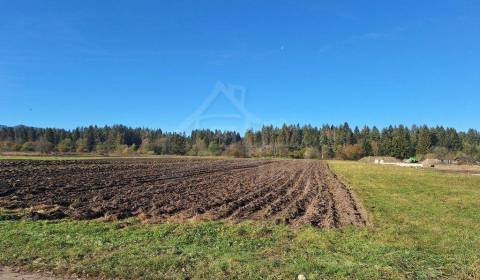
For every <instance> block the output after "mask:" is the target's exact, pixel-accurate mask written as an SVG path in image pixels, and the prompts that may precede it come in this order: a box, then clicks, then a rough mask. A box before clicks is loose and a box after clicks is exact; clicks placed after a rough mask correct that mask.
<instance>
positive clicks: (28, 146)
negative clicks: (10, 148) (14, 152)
mask: <svg viewBox="0 0 480 280" xmlns="http://www.w3.org/2000/svg"><path fill="white" fill-rule="evenodd" d="M20 151H22V152H33V151H35V143H33V142H25V143H23V145H22V147H21V148H20Z"/></svg>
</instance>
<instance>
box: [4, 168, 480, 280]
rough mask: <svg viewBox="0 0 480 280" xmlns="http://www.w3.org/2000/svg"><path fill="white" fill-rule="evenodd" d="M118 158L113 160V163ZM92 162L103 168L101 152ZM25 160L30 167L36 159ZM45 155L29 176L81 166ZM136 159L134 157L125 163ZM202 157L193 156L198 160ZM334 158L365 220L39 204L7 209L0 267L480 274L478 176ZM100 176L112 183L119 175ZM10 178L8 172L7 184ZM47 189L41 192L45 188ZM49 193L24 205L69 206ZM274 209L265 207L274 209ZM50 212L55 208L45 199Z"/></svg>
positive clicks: (158, 275) (172, 274) (195, 274)
mask: <svg viewBox="0 0 480 280" xmlns="http://www.w3.org/2000/svg"><path fill="white" fill-rule="evenodd" d="M172 160H173V159H172ZM109 161H111V160H108V161H106V163H105V164H107V165H108V164H111V163H108V162H109ZM89 162H91V165H93V166H97V167H96V168H99V167H98V165H99V164H98V163H97V162H96V161H89ZM213 162H215V161H213ZM213 162H212V163H211V164H214V163H213ZM227 162H228V163H225V161H222V168H223V167H225V168H227V167H228V168H230V165H231V164H234V165H235V166H237V167H238V165H241V166H244V167H245V168H244V169H241V168H240V169H238V170H236V171H235V172H233V173H237V171H238V172H240V171H242V170H243V171H245V172H247V170H250V171H249V172H251V170H252V169H254V170H259V171H258V175H257V177H258V178H259V179H260V178H261V174H264V173H263V172H266V173H268V172H274V171H268V170H269V169H270V168H272V169H274V170H279V168H281V167H282V166H283V164H288V165H290V166H292V165H293V166H294V165H296V164H299V165H301V166H303V167H297V168H299V169H304V168H305V166H306V167H308V165H309V164H315V165H316V164H318V168H316V169H318V170H320V171H319V172H321V173H324V174H328V170H327V169H326V167H325V166H324V164H323V163H312V162H308V161H307V162H303V161H299V163H296V162H289V161H286V162H285V163H282V162H283V161H271V160H262V161H258V162H256V161H251V162H250V161H248V160H240V161H238V162H235V163H230V161H227ZM28 163H29V164H31V166H32V168H34V166H36V165H35V163H32V162H28ZM2 164H4V165H2V170H6V169H8V170H10V171H9V172H16V173H15V174H21V172H27V171H25V168H24V167H22V166H21V165H25V164H26V162H24V161H19V162H18V163H17V164H18V165H19V166H17V167H12V166H11V161H7V162H6V163H2ZM37 164H38V165H39V166H37V167H35V170H37V172H35V173H28V176H26V177H31V176H37V177H36V178H37V179H41V178H43V177H45V178H47V177H48V176H50V177H52V178H53V176H55V175H56V174H57V173H60V172H52V171H49V172H50V173H48V174H47V173H39V172H40V169H42V170H55V168H58V167H55V168H54V166H55V165H60V166H63V167H62V168H67V167H65V166H66V165H68V164H72V165H77V167H76V168H80V167H81V166H82V164H80V163H75V162H73V161H72V162H70V161H69V162H68V163H67V162H64V163H60V162H58V163H54V162H44V163H43V164H44V165H47V166H50V165H51V166H50V167H49V168H45V167H40V166H41V164H42V163H41V162H39V163H37ZM123 164H125V163H123ZM139 164H141V162H140V163H139V162H138V161H136V160H134V161H132V162H130V163H128V165H129V166H130V165H133V166H135V165H139ZM195 164H196V163H195V161H192V162H189V165H191V166H192V167H193V166H194V165H195ZM5 165H10V166H9V167H8V168H7V167H5ZM83 165H84V166H83V170H85V169H89V168H88V162H85V163H83ZM328 165H329V166H330V168H331V169H332V170H333V171H334V172H335V173H336V174H337V175H338V177H339V179H340V181H341V182H344V183H346V184H347V185H348V187H350V188H351V190H352V191H353V192H354V193H355V194H356V195H357V197H358V199H359V200H360V201H361V204H362V205H363V206H364V209H365V210H366V211H367V213H368V224H367V225H366V226H344V227H343V228H341V229H337V228H322V227H318V226H315V225H313V226H312V223H306V224H304V225H299V226H292V225H295V220H294V221H292V223H291V224H286V223H279V224H276V223H275V219H268V218H262V219H258V220H255V219H256V218H257V217H258V215H253V214H252V215H251V214H248V215H246V216H245V217H243V218H241V219H238V220H237V219H233V218H224V219H218V220H215V219H213V220H204V219H206V216H204V217H201V218H200V219H198V220H197V219H179V216H178V215H177V216H175V215H174V216H170V219H169V218H167V217H159V216H155V215H156V214H155V213H157V214H158V213H161V212H156V211H152V212H149V210H148V209H150V208H145V209H144V212H145V215H147V214H148V213H151V214H152V217H150V218H153V217H154V216H155V217H156V218H159V219H160V222H159V223H144V221H143V220H142V219H140V218H141V216H138V215H137V216H132V217H130V218H127V219H120V220H118V221H112V222H109V221H108V222H106V221H102V220H101V219H93V220H92V219H87V218H77V217H76V216H75V215H73V213H74V212H71V213H70V212H68V211H65V212H64V215H65V216H66V218H65V219H61V220H36V219H37V218H42V217H34V216H32V212H31V211H30V210H29V211H26V213H22V212H17V211H12V210H11V209H4V210H2V211H1V212H0V265H9V266H14V267H20V268H24V269H26V270H41V271H53V272H55V273H56V274H60V275H65V274H77V275H83V276H86V275H88V276H92V277H97V276H100V277H106V278H115V277H119V278H126V279H186V278H190V279H206V278H208V279H211V278H216V279H225V278H227V279H232V278H233V279H239V278H240V279H260V278H262V279H274V278H275V279H294V278H295V277H297V275H298V274H304V275H305V276H306V277H307V279H445V278H447V279H478V278H480V253H479V252H480V250H478V249H479V248H480V237H479V235H478V232H479V231H480V220H479V219H480V210H479V209H480V204H479V201H480V200H479V197H480V187H479V186H480V178H478V177H475V176H468V175H463V174H450V173H443V172H435V171H433V170H415V169H403V168H400V167H391V166H377V165H368V164H362V163H356V162H340V161H334V162H328ZM247 166H248V167H247ZM119 168H120V167H119ZM130 168H132V166H130V167H129V168H126V169H130ZM215 168H220V167H215ZM290 168H292V167H290ZM17 169H18V170H17ZM143 169H145V167H142V168H140V169H138V170H143ZM15 170H17V171H15ZM99 170H101V169H99ZM144 172H146V171H144ZM222 172H223V171H221V172H214V173H209V177H211V178H220V177H221V174H223V173H222ZM147 173H148V172H147ZM274 173H275V175H278V173H280V172H278V173H277V172H276V171H275V172H274ZM9 174H13V173H9ZM35 174H38V175H35ZM64 174H70V176H63V177H67V178H68V177H70V178H71V180H74V178H76V176H77V175H75V173H74V172H73V171H71V170H70V171H69V172H64ZM102 174H103V173H102ZM115 174H117V175H118V174H120V173H115ZM246 174H248V173H246ZM250 174H252V173H250ZM255 174H257V173H255ZM40 175H41V176H40ZM270 175H271V174H270ZM4 176H5V175H4ZM202 176H203V175H202ZM325 176H327V175H325ZM328 176H330V175H328ZM332 176H333V177H332V178H335V176H334V175H332ZM103 177H104V179H103V180H105V181H108V180H113V179H112V178H109V177H106V176H105V175H104V176H103ZM127 177H128V176H125V179H126V180H128V178H127ZM6 178H7V177H2V182H5V180H6ZM8 178H10V177H8ZM18 178H22V177H21V176H19V177H18ZM121 178H124V177H121ZM307 178H309V177H307ZM144 179H145V180H146V179H147V178H144ZM22 180H24V181H22ZM43 180H46V181H45V183H42V185H44V186H45V188H46V189H47V190H48V189H55V187H54V184H53V183H52V186H49V184H47V182H48V181H47V179H43ZM51 180H53V179H51ZM65 180H67V179H65ZM132 180H133V179H132ZM137 180H138V178H137ZM182 180H184V179H182ZM209 180H210V179H209ZM232 180H233V179H232ZM337 180H338V178H337ZM20 181H21V182H22V186H25V187H26V189H30V190H33V189H35V184H27V183H28V182H29V180H28V179H20ZM307 181H308V179H307ZM39 182H43V181H41V180H40V181H39ZM100 182H101V181H100ZM322 182H323V181H322ZM146 184H151V183H148V182H147V183H146ZM18 186H19V187H20V185H18ZM27 186H28V187H27ZM92 186H100V183H99V184H98V185H97V184H92ZM47 190H44V191H43V194H48V192H49V191H47ZM290 190H292V191H293V190H295V188H290ZM119 193H121V192H119ZM287 193H288V191H287ZM134 194H135V193H133V192H132V193H129V195H134ZM47 197H49V198H48V199H50V202H49V201H48V200H47V198H46V200H40V198H37V199H33V198H32V199H25V201H27V202H28V204H25V205H18V206H22V207H27V206H29V207H32V206H33V203H34V202H35V203H36V202H39V203H41V204H44V205H54V204H58V205H60V204H59V203H58V202H57V201H55V197H54V196H48V195H47ZM66 197H68V196H66ZM72 197H73V195H72ZM279 197H280V198H281V197H284V196H279ZM127 198H128V197H125V198H124V200H128V199H127ZM277 199H278V197H277ZM13 201H14V200H13V199H12V195H11V194H9V195H7V196H3V197H2V203H5V204H4V206H9V205H10V206H13ZM360 201H359V202H360ZM47 202H48V203H50V204H48V203H47ZM87 205H89V206H88V207H92V206H93V207H96V205H90V204H85V206H87ZM195 205H196V204H195ZM246 205H248V204H246ZM270 205H273V203H270ZM82 207H83V206H81V207H80V206H79V207H78V208H77V209H83V208H82ZM68 208H70V207H68ZM192 208H193V207H192ZM74 209H75V208H74ZM92 209H93V208H92ZM99 209H100V210H102V209H103V208H99ZM106 209H107V208H105V209H104V210H105V211H106ZM112 209H113V208H112ZM119 209H120V208H119ZM151 209H155V208H151ZM151 209H150V210H151ZM187 209H188V208H187ZM236 209H238V208H236ZM267 209H269V208H265V209H264V210H257V211H256V212H257V214H263V213H267V211H266V210H267ZM290 209H295V208H294V207H292V208H290ZM38 210H40V209H38ZM104 210H102V211H104ZM109 211H112V210H111V209H110V210H109ZM185 211H186V212H185V214H186V213H190V214H191V212H188V211H187V210H185ZM182 212H183V210H182V211H180V212H178V213H182ZM39 213H42V211H40V212H39ZM43 213H49V212H48V208H47V209H45V210H44V211H43ZM113 213H115V211H113V212H111V213H110V214H113ZM244 213H249V211H247V212H244ZM105 214H106V212H104V213H103V215H105ZM153 214H155V215H153ZM204 214H205V213H204ZM142 216H143V215H142ZM200 216H202V215H200ZM172 218H174V219H172ZM79 219H80V220H79ZM113 220H115V219H113ZM252 220H255V221H252Z"/></svg>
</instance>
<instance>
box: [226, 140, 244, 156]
mask: <svg viewBox="0 0 480 280" xmlns="http://www.w3.org/2000/svg"><path fill="white" fill-rule="evenodd" d="M224 155H226V156H229V157H242V158H243V157H247V151H246V149H245V146H244V145H242V144H241V143H234V144H231V145H230V146H228V147H227V149H226V150H225V152H224Z"/></svg>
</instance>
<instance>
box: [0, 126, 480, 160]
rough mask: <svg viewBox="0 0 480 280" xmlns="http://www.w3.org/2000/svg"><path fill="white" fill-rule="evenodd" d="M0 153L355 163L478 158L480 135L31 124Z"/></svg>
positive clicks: (432, 130) (2, 138)
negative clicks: (175, 130) (180, 130)
mask: <svg viewBox="0 0 480 280" xmlns="http://www.w3.org/2000/svg"><path fill="white" fill-rule="evenodd" d="M0 151H4V152H5V151H21V152H41V153H52V152H59V153H72V152H77V153H99V154H112V153H121V154H130V153H142V154H157V155H193V156H206V155H212V156H219V155H227V156H235V157H290V158H323V159H328V158H339V159H352V160H354V159H359V158H362V157H365V156H391V157H396V158H400V159H404V158H409V157H414V156H417V157H418V158H419V159H422V158H425V157H435V158H439V159H454V158H457V157H462V158H466V159H470V160H472V161H475V160H480V133H479V131H477V130H475V129H469V130H468V131H466V132H465V131H457V130H456V129H455V128H448V127H447V128H445V127H443V126H436V127H428V126H425V125H424V126H415V125H414V126H412V127H407V126H404V125H398V126H389V127H385V128H383V129H381V130H380V129H378V128H377V127H375V126H374V127H369V126H365V127H362V128H361V129H360V128H358V127H355V128H353V129H352V128H351V127H350V126H349V124H348V123H344V124H341V125H338V126H334V125H323V126H321V127H315V126H311V125H304V126H300V125H287V124H285V125H283V126H281V127H275V126H272V125H268V126H263V127H262V128H261V129H258V130H248V131H246V132H245V133H244V135H243V136H242V135H240V133H238V132H236V131H221V130H210V129H201V130H193V131H192V132H191V133H189V134H188V135H187V134H185V133H173V132H164V131H162V130H161V129H149V128H132V127H127V126H124V125H113V126H104V127H98V126H88V127H79V128H76V129H73V130H66V129H58V128H35V127H29V126H15V127H6V126H1V127H0Z"/></svg>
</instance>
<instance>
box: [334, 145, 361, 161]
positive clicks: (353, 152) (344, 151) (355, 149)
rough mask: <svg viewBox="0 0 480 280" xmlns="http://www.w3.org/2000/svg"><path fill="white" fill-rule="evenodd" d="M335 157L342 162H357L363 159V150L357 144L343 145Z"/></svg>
mask: <svg viewBox="0 0 480 280" xmlns="http://www.w3.org/2000/svg"><path fill="white" fill-rule="evenodd" d="M337 157H338V158H340V159H344V160H359V159H361V158H362V157H363V149H362V147H361V146H360V145H359V144H355V145H345V146H344V147H342V148H341V149H340V150H338V151H337Z"/></svg>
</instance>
